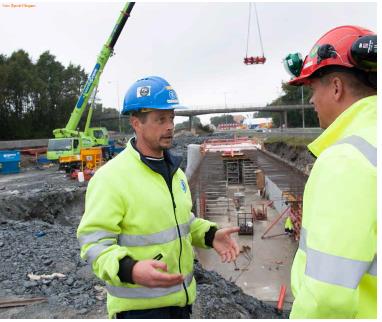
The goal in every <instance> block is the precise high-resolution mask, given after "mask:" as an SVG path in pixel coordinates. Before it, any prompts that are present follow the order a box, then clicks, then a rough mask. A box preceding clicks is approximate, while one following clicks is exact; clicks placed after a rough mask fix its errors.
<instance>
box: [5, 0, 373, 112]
mask: <svg viewBox="0 0 382 322" xmlns="http://www.w3.org/2000/svg"><path fill="white" fill-rule="evenodd" d="M16 3H20V2H17V1H11V0H10V1H4V0H0V40H1V45H0V53H1V54H5V55H7V56H9V55H10V54H11V53H12V52H13V51H16V50H18V49H24V50H25V51H27V52H28V53H29V54H30V56H31V57H32V59H33V60H34V61H35V60H36V59H38V57H39V55H40V54H41V53H42V52H44V51H46V50H49V51H50V53H51V54H53V55H55V56H56V59H57V60H58V61H60V62H61V63H62V64H64V65H65V66H67V65H68V64H69V62H72V63H73V64H75V65H81V66H82V67H83V68H85V70H86V72H87V73H90V72H91V71H92V69H93V67H94V65H95V62H96V59H97V55H98V54H99V52H100V50H101V48H102V46H103V44H104V43H105V42H106V40H107V38H108V37H109V36H110V34H111V31H112V29H113V27H114V25H115V22H116V20H117V18H118V15H119V12H120V10H121V9H122V8H123V6H124V3H123V2H106V1H105V2H101V1H98V2H90V1H87V2H73V1H66V2H57V1H54V2H52V1H50V2H46V1H44V2H38V1H29V0H25V1H22V2H21V3H23V4H29V5H34V6H33V7H29V8H27V7H21V8H20V7H18V8H15V7H12V6H9V5H10V4H16ZM257 12H258V17H259V24H260V30H261V36H262V40H263V47H264V54H265V56H266V58H267V62H266V64H265V65H252V66H246V65H244V64H243V57H244V56H245V54H246V46H247V29H248V14H249V5H248V2H210V3H198V2H194V3H186V2H183V3H182V2H167V3H166V2H161V3H149V2H137V3H136V5H135V7H134V9H133V11H132V14H131V17H130V18H129V19H128V21H127V23H126V25H125V27H124V29H123V31H122V33H121V36H120V37H119V39H118V42H117V44H116V45H115V55H114V56H113V57H111V58H110V59H109V61H108V63H107V65H106V67H105V69H104V72H103V74H102V75H101V81H100V85H99V95H98V97H99V98H100V99H101V100H102V102H103V104H104V106H107V107H114V108H116V106H117V105H118V108H120V107H121V105H122V102H123V97H124V94H125V92H126V90H127V89H128V87H129V86H130V85H131V84H132V83H133V82H134V81H135V80H137V79H139V78H141V77H143V76H148V75H158V76H162V77H164V78H165V79H167V80H168V81H169V82H170V84H171V85H172V86H173V87H174V89H175V91H176V92H177V94H178V96H179V99H180V102H181V103H182V104H183V105H188V106H199V105H224V104H225V103H226V104H227V105H232V104H243V103H251V104H255V105H257V106H263V105H265V104H267V103H270V102H271V101H272V100H274V99H275V98H277V97H278V96H279V95H280V89H281V82H282V81H286V80H288V79H289V76H288V74H287V73H286V72H285V70H284V68H283V65H282V59H283V58H284V57H285V56H286V55H287V54H288V53H289V52H296V51H299V52H301V53H303V56H305V55H306V54H307V53H308V51H309V50H310V49H311V47H312V46H313V45H314V43H315V41H316V40H318V38H320V37H321V36H322V35H323V34H324V33H325V32H326V31H328V30H330V29H331V28H333V27H336V26H340V25H345V24H354V25H360V26H363V27H366V28H369V29H371V30H374V31H377V4H376V2H350V3H349V2H337V3H332V2H315V3H313V2H293V3H291V2H281V3H280V2H279V3H275V2H258V3H257ZM260 54H261V47H260V40H259V37H258V31H257V22H256V19H255V14H254V11H253V12H252V20H251V28H250V43H249V51H248V55H249V56H256V55H260Z"/></svg>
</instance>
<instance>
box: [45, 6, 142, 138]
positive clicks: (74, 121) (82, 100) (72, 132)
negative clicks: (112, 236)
mask: <svg viewBox="0 0 382 322" xmlns="http://www.w3.org/2000/svg"><path fill="white" fill-rule="evenodd" d="M134 4H135V3H134V2H127V3H126V5H125V6H124V8H123V10H122V11H121V14H120V15H119V17H118V20H117V23H116V24H115V27H114V28H113V31H112V33H111V35H110V37H109V38H108V40H107V42H106V43H105V44H104V45H103V47H102V49H101V52H100V54H99V55H98V58H97V62H96V64H95V66H94V68H93V71H92V72H91V74H90V75H89V77H88V80H87V81H86V84H85V87H84V89H83V90H82V93H81V95H80V97H79V98H78V101H77V103H76V106H75V108H74V110H73V112H72V114H71V116H70V119H69V121H68V123H67V124H66V127H65V128H64V129H55V130H53V135H54V136H55V137H56V138H61V137H70V136H77V135H78V133H77V131H76V129H77V126H78V123H79V122H80V120H81V116H82V114H83V112H84V110H85V109H86V106H87V103H88V101H89V98H90V96H91V94H92V92H93V90H94V87H95V86H97V85H98V83H99V78H100V76H101V74H102V71H103V69H104V67H105V65H106V63H107V61H108V59H109V58H110V56H111V55H112V54H113V49H114V45H115V43H116V42H117V40H118V37H119V35H120V34H121V31H122V29H123V27H124V25H125V23H126V21H127V19H128V17H129V16H130V12H131V10H132V9H133V7H134Z"/></svg>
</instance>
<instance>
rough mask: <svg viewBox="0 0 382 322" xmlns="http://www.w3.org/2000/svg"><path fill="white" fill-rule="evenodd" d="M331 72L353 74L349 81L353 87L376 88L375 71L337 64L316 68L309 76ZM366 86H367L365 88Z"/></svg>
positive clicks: (368, 89) (320, 76)
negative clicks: (351, 79)
mask: <svg viewBox="0 0 382 322" xmlns="http://www.w3.org/2000/svg"><path fill="white" fill-rule="evenodd" d="M332 73H347V74H350V75H352V76H353V78H354V81H350V82H349V86H350V87H352V88H353V89H357V90H358V91H359V90H362V88H363V89H364V90H366V91H370V90H371V89H372V90H376V89H377V73H376V72H366V71H363V70H360V69H357V68H347V67H343V66H338V65H331V66H327V67H323V68H320V69H318V70H316V71H315V72H314V73H313V74H312V75H311V76H310V78H323V77H325V76H327V75H329V74H332ZM365 87H367V88H365Z"/></svg>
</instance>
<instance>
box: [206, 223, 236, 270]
mask: <svg viewBox="0 0 382 322" xmlns="http://www.w3.org/2000/svg"><path fill="white" fill-rule="evenodd" d="M238 231H239V227H229V228H222V229H219V230H218V231H217V232H216V233H215V238H214V240H213V242H212V246H213V247H214V249H215V250H216V252H217V253H218V254H219V256H220V258H221V260H222V262H223V263H224V262H228V263H230V262H231V261H234V260H236V257H237V256H238V255H239V252H240V249H239V245H238V244H237V242H236V240H234V239H233V238H232V237H231V234H233V233H237V232H238Z"/></svg>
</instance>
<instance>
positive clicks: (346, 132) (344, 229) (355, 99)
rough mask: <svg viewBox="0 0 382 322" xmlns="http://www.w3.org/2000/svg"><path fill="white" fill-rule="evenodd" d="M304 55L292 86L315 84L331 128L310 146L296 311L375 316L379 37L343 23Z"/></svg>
mask: <svg viewBox="0 0 382 322" xmlns="http://www.w3.org/2000/svg"><path fill="white" fill-rule="evenodd" d="M301 58H302V56H301V55H300V54H290V55H288V56H287V57H286V58H285V61H284V64H285V67H286V68H287V70H288V71H289V72H290V73H291V74H292V75H293V76H294V78H292V80H291V81H290V84H291V85H296V86H299V85H307V86H309V87H310V88H311V90H312V92H313V94H312V97H311V98H310V103H311V104H313V105H314V108H315V110H316V112H317V114H318V118H319V121H320V126H321V127H322V128H323V129H325V131H324V132H323V133H322V134H321V135H320V136H319V137H318V138H317V139H316V140H315V141H313V142H312V143H311V144H310V145H309V146H308V148H309V149H310V151H311V152H312V153H313V154H314V155H315V156H316V157H317V160H316V162H315V164H314V167H313V169H312V171H311V173H310V176H309V179H308V181H307V183H306V186H305V192H304V200H303V204H304V207H303V216H302V229H301V238H300V244H299V249H298V250H297V253H296V255H295V258H294V262H293V266H292V272H291V286H292V292H293V295H294V297H295V300H294V303H293V307H292V311H291V314H290V317H291V318H376V317H377V194H376V175H377V171H376V166H377V95H376V93H377V35H376V34H375V33H373V32H372V31H370V30H367V29H365V28H361V27H357V26H341V27H337V28H334V29H332V30H330V31H329V32H327V33H326V34H325V35H324V36H322V37H321V38H320V39H319V40H318V41H317V43H316V44H315V45H314V46H313V48H312V50H311V51H310V53H309V54H308V55H307V56H306V58H305V60H304V61H302V59H301ZM360 222H361V223H362V224H361V225H360ZM323 223H324V224H323Z"/></svg>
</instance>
